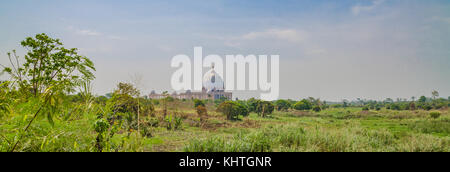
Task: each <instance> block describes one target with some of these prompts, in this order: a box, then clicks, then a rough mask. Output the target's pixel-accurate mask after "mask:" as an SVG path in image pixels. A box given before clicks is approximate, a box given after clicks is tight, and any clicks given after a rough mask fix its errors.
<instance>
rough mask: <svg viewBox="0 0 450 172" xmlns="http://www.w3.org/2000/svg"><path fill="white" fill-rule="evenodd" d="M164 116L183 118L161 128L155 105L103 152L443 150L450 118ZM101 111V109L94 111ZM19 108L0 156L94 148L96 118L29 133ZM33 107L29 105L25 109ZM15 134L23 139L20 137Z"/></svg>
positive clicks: (181, 110) (8, 122)
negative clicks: (147, 124) (138, 126)
mask: <svg viewBox="0 0 450 172" xmlns="http://www.w3.org/2000/svg"><path fill="white" fill-rule="evenodd" d="M176 105H177V106H174V105H173V106H171V107H172V108H171V110H169V114H176V115H178V116H180V117H181V118H182V125H181V127H180V128H179V129H177V130H173V129H170V130H169V129H167V126H166V124H165V123H164V122H163V121H164V120H163V119H162V116H161V115H162V110H161V107H159V106H157V107H156V114H155V116H154V117H146V116H142V117H141V120H142V121H146V120H150V119H154V121H159V122H158V123H159V124H158V125H155V126H153V127H149V128H147V129H148V130H149V133H151V134H150V136H147V137H145V136H142V135H141V134H139V133H138V132H137V131H130V132H127V131H124V130H121V131H119V132H118V133H117V134H116V135H114V136H113V137H112V138H111V140H110V144H109V145H108V149H105V151H112V152H114V151H119V152H122V151H131V152H134V151H137V152H141V151H142V152H180V151H181V152H183V151H187V152H285V151H287V152H361V151H363V152H366V151H368V152H392V151H401V152H421V151H425V152H449V151H450V135H449V133H450V115H449V111H448V110H441V111H440V112H441V114H442V115H441V117H440V118H438V119H432V118H431V117H430V116H429V113H430V112H428V111H423V110H416V111H391V110H385V109H383V110H380V111H362V110H361V108H330V109H326V110H323V111H321V112H318V113H316V112H310V111H295V110H290V111H288V112H278V111H275V112H274V113H273V114H272V115H271V116H269V117H266V118H262V117H259V116H258V115H257V114H255V113H251V114H250V115H249V116H248V117H244V118H241V120H239V121H228V120H226V118H225V116H223V115H222V114H221V113H217V112H215V110H214V109H215V105H213V104H208V105H207V108H208V110H209V111H208V116H207V117H206V119H204V120H203V121H200V120H199V117H198V116H197V114H196V113H195V111H194V108H190V107H193V104H192V103H191V102H181V101H179V102H178V103H177V104H176ZM97 108H101V107H97ZM23 109H26V108H25V107H23V106H17V107H16V108H15V109H13V110H12V112H11V113H10V114H9V115H3V116H2V119H3V120H2V121H1V122H0V136H1V137H0V140H1V142H0V143H1V145H0V151H8V150H9V149H10V147H11V143H14V142H16V141H18V140H20V142H19V144H18V148H17V149H16V150H15V151H31V152H79V151H82V152H86V151H96V149H95V142H96V136H97V133H96V132H95V129H94V123H95V121H96V115H95V113H85V114H84V115H83V116H77V117H72V118H70V120H54V125H51V124H50V123H49V122H48V120H47V119H46V118H44V117H41V118H38V119H37V120H36V121H35V123H33V125H31V128H30V130H29V132H25V133H24V132H22V129H23V128H24V127H25V126H26V123H27V121H28V120H29V118H30V115H23V114H26V113H24V112H22V110H23ZM31 109H33V108H31ZM141 130H143V128H141ZM20 137H21V138H20Z"/></svg>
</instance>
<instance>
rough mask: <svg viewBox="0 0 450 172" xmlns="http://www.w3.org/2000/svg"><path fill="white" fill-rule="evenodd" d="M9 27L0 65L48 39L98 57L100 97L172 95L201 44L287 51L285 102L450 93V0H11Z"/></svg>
mask: <svg viewBox="0 0 450 172" xmlns="http://www.w3.org/2000/svg"><path fill="white" fill-rule="evenodd" d="M0 23H1V24H0V63H2V64H7V63H8V61H7V58H6V57H7V56H6V52H7V51H10V50H12V49H17V50H18V51H19V52H22V53H19V54H23V49H22V48H21V47H20V46H19V42H20V41H21V40H23V39H24V38H25V37H28V36H33V35H35V34H37V33H47V34H49V35H50V36H52V37H55V38H61V39H62V41H63V43H64V44H65V46H66V47H76V48H79V49H80V52H81V54H83V55H85V56H88V57H89V58H91V59H92V60H93V61H94V63H95V65H96V68H97V72H96V76H97V79H96V80H95V85H94V89H95V92H96V93H97V94H104V93H107V92H111V91H112V90H113V89H114V87H115V85H116V84H117V83H118V82H120V81H130V79H131V78H132V76H133V75H142V76H143V80H142V82H143V83H142V87H143V90H144V92H145V93H149V92H150V91H151V90H157V91H163V90H171V89H170V88H171V86H170V77H171V75H172V73H173V72H174V71H175V70H176V69H174V68H170V61H171V59H172V57H173V56H175V55H177V54H187V55H189V56H191V57H192V56H193V48H194V47H195V46H202V47H203V50H204V54H205V55H207V54H219V55H221V56H223V57H224V56H225V55H227V54H244V55H248V54H256V55H259V54H269V55H270V54H278V55H280V68H281V70H280V74H281V78H280V90H281V92H280V96H281V97H280V98H292V99H300V98H305V97H309V96H312V97H319V98H321V99H326V100H332V101H340V100H342V99H355V98H359V97H361V98H366V99H385V98H387V97H390V98H397V97H401V98H408V99H409V98H410V97H411V96H416V97H417V96H420V95H430V94H431V91H432V90H433V89H435V90H437V91H439V92H440V94H441V96H442V97H448V96H450V77H449V74H450V1H448V0H430V1H424V0H339V1H335V0H329V1H326V0H301V1H300V0H284V1H278V0H271V1H269V0H257V1H256V0H253V1H250V0H247V1H245V0H189V1H185V0H172V1H167V0H152V1H148V0H127V1H125V0H120V1H119V0H64V1H61V0H39V1H37V0H9V1H6V0H3V1H0ZM206 70H207V69H206V68H205V70H204V71H205V72H206ZM235 95H237V96H238V97H241V98H243V97H248V96H252V95H253V94H251V93H236V94H235Z"/></svg>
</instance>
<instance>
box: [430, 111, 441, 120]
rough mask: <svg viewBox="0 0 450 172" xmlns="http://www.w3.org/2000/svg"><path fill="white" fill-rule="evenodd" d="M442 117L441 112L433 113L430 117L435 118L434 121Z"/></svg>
mask: <svg viewBox="0 0 450 172" xmlns="http://www.w3.org/2000/svg"><path fill="white" fill-rule="evenodd" d="M440 116H441V113H440V112H431V113H430V117H431V118H434V119H437V118H439V117H440Z"/></svg>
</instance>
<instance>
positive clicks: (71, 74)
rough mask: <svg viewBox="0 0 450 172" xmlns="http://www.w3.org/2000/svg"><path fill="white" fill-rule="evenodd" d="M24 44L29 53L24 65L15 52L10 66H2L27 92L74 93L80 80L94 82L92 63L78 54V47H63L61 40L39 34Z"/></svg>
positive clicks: (36, 93) (25, 57) (11, 56)
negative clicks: (56, 90)
mask: <svg viewBox="0 0 450 172" xmlns="http://www.w3.org/2000/svg"><path fill="white" fill-rule="evenodd" d="M21 45H22V47H24V48H25V49H27V50H28V52H27V53H26V55H25V56H24V59H23V60H24V61H23V63H21V61H22V59H20V58H19V56H17V54H16V51H15V50H13V51H12V53H11V52H10V53H8V58H9V61H10V63H11V66H10V67H5V66H3V65H2V66H3V67H4V69H3V72H6V73H8V74H9V75H10V76H11V79H12V80H13V81H14V83H15V84H16V85H17V86H19V88H20V89H21V91H23V92H25V93H31V94H32V95H34V96H35V97H37V96H39V95H40V94H42V93H44V92H45V91H48V89H52V90H55V89H59V90H63V91H66V92H72V91H74V87H76V83H77V81H79V80H81V79H84V80H92V79H94V74H93V73H92V71H93V70H95V68H94V64H93V63H92V61H91V60H89V59H88V58H86V57H84V56H81V55H78V52H77V51H78V50H77V49H76V48H71V49H66V48H64V47H63V43H61V41H60V40H59V39H53V38H50V37H49V36H47V35H46V34H38V35H36V36H35V37H34V38H32V37H28V38H26V39H25V40H24V41H22V42H21Z"/></svg>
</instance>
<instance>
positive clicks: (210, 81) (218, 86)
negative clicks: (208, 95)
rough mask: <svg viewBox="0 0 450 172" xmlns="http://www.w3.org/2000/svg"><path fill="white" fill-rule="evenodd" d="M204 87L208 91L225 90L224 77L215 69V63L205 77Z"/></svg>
mask: <svg viewBox="0 0 450 172" xmlns="http://www.w3.org/2000/svg"><path fill="white" fill-rule="evenodd" d="M203 88H204V89H205V90H206V91H208V92H211V91H223V90H225V86H224V82H223V79H222V77H221V76H220V75H219V74H218V73H217V72H216V71H215V70H214V65H213V66H212V68H211V70H209V71H208V72H206V74H205V75H204V77H203Z"/></svg>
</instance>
